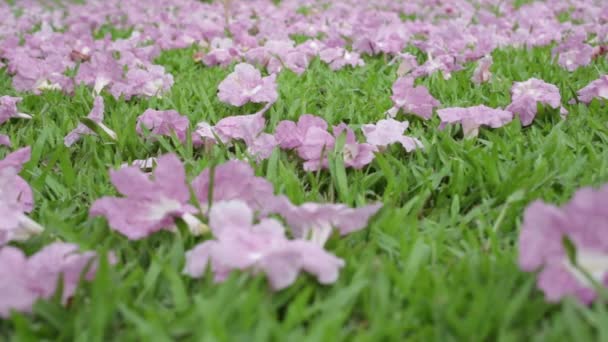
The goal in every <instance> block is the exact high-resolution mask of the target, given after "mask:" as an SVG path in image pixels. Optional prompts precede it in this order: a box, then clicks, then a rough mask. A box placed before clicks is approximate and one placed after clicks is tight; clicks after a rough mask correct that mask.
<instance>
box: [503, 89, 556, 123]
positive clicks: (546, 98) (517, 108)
mask: <svg viewBox="0 0 608 342" xmlns="http://www.w3.org/2000/svg"><path fill="white" fill-rule="evenodd" d="M538 103H542V104H544V105H548V106H550V107H552V108H554V109H558V108H560V113H561V114H562V116H565V115H567V114H568V112H567V111H566V109H565V108H563V107H562V105H561V95H560V94H559V89H558V88H557V87H556V86H555V85H553V84H549V83H546V82H545V81H543V80H539V79H536V78H531V79H529V80H527V81H525V82H515V83H514V84H513V87H512V88H511V104H510V105H509V106H508V107H507V108H506V109H507V110H508V111H510V112H512V113H513V114H515V115H518V116H519V119H520V120H521V123H522V125H524V126H528V125H530V124H532V121H534V118H535V117H536V112H537V104H538Z"/></svg>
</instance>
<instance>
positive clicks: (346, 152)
mask: <svg viewBox="0 0 608 342" xmlns="http://www.w3.org/2000/svg"><path fill="white" fill-rule="evenodd" d="M327 128H328V125H327V122H325V120H323V119H322V118H320V117H316V116H313V115H310V114H304V115H302V116H301V117H300V119H299V120H298V122H297V123H295V122H293V121H289V120H283V121H281V122H279V124H278V125H277V128H276V131H275V139H276V141H277V143H278V145H279V146H280V147H281V148H283V149H295V150H296V151H297V153H298V156H300V158H302V159H303V160H304V170H306V171H315V170H319V169H322V168H327V167H328V165H329V161H328V156H329V154H331V153H333V152H334V150H335V147H336V139H337V138H339V137H340V135H342V134H344V135H345V142H344V146H343V147H342V150H341V151H337V152H339V153H340V154H341V155H342V157H343V160H344V165H345V166H346V167H352V168H355V169H360V168H362V167H364V166H365V165H367V164H369V163H371V162H372V160H373V159H374V151H375V147H374V146H373V145H371V144H368V143H359V142H357V139H356V137H355V133H354V132H353V130H352V129H350V128H349V127H348V126H347V125H346V124H343V123H342V124H339V125H338V126H334V127H333V134H332V133H329V132H328V131H327Z"/></svg>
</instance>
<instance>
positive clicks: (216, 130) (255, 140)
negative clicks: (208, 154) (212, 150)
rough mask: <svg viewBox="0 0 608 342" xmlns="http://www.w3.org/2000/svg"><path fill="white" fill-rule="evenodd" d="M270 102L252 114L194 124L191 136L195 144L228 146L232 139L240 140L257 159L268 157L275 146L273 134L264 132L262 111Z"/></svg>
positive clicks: (266, 108)
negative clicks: (212, 123) (214, 122)
mask: <svg viewBox="0 0 608 342" xmlns="http://www.w3.org/2000/svg"><path fill="white" fill-rule="evenodd" d="M271 105H272V103H268V104H266V106H264V108H262V110H260V111H258V112H257V113H254V114H248V115H233V116H228V117H225V118H223V119H221V120H220V121H218V122H217V124H215V126H211V125H210V124H209V123H207V122H199V123H198V124H197V125H196V129H195V131H194V136H193V139H192V141H193V144H194V145H195V146H211V145H214V144H216V143H218V141H217V139H219V140H220V142H221V143H222V144H224V145H228V146H230V145H231V144H232V142H233V141H234V140H242V141H244V142H245V144H246V145H247V152H248V153H249V154H250V155H251V156H253V157H255V159H256V160H257V161H261V160H264V159H268V158H269V157H270V155H271V154H272V151H273V149H274V148H275V146H277V141H276V139H275V137H274V135H271V134H268V133H264V132H263V131H264V128H265V127H266V119H265V118H264V113H265V112H266V111H267V110H268V109H269V108H270V106H271Z"/></svg>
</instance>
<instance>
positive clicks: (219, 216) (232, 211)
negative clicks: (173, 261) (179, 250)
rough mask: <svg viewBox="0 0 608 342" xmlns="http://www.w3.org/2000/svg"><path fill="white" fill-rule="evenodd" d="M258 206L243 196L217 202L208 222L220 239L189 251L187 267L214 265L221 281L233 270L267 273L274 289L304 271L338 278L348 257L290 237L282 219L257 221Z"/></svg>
mask: <svg viewBox="0 0 608 342" xmlns="http://www.w3.org/2000/svg"><path fill="white" fill-rule="evenodd" d="M253 214H254V213H253V210H252V209H250V208H249V207H248V206H247V204H245V203H244V202H240V201H231V202H221V203H218V204H216V205H214V206H213V207H212V209H211V213H210V215H209V226H210V228H211V230H212V232H213V235H214V236H215V238H216V239H215V240H210V241H206V242H203V243H201V244H199V245H198V246H196V247H195V248H194V249H192V250H190V251H188V252H187V254H186V266H185V268H184V273H186V274H188V275H190V276H191V277H195V278H200V277H202V276H203V275H204V274H205V271H206V270H207V267H209V266H210V267H211V270H212V271H213V273H214V279H215V281H216V282H222V281H224V280H226V278H227V277H228V275H229V274H230V273H231V272H232V271H234V270H241V271H250V272H252V273H254V274H256V273H260V272H262V273H265V274H266V276H267V277H268V281H269V282H270V286H271V287H272V288H273V289H274V290H281V289H283V288H286V287H288V286H289V285H291V284H293V282H294V281H295V280H296V278H297V276H298V274H299V273H300V272H301V271H305V272H308V273H311V274H313V275H315V276H316V278H317V280H318V281H319V282H320V283H322V284H331V283H333V282H335V281H336V280H337V279H338V275H339V271H340V268H342V267H343V266H344V261H343V260H341V259H339V258H337V257H335V256H334V255H332V254H330V253H328V252H326V251H325V250H323V248H322V247H320V246H319V245H316V244H314V243H312V242H308V241H304V240H288V239H287V237H286V236H285V230H284V228H283V226H282V225H281V223H280V222H279V221H277V220H274V219H262V220H261V221H260V223H258V224H253V219H254V215H253Z"/></svg>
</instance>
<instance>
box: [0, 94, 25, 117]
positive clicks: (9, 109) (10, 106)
mask: <svg viewBox="0 0 608 342" xmlns="http://www.w3.org/2000/svg"><path fill="white" fill-rule="evenodd" d="M19 102H21V98H20V97H12V96H0V124H3V123H5V122H6V121H8V120H9V119H11V118H20V119H31V118H32V116H31V115H29V114H25V113H21V112H19V109H17V104H18V103H19Z"/></svg>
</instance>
